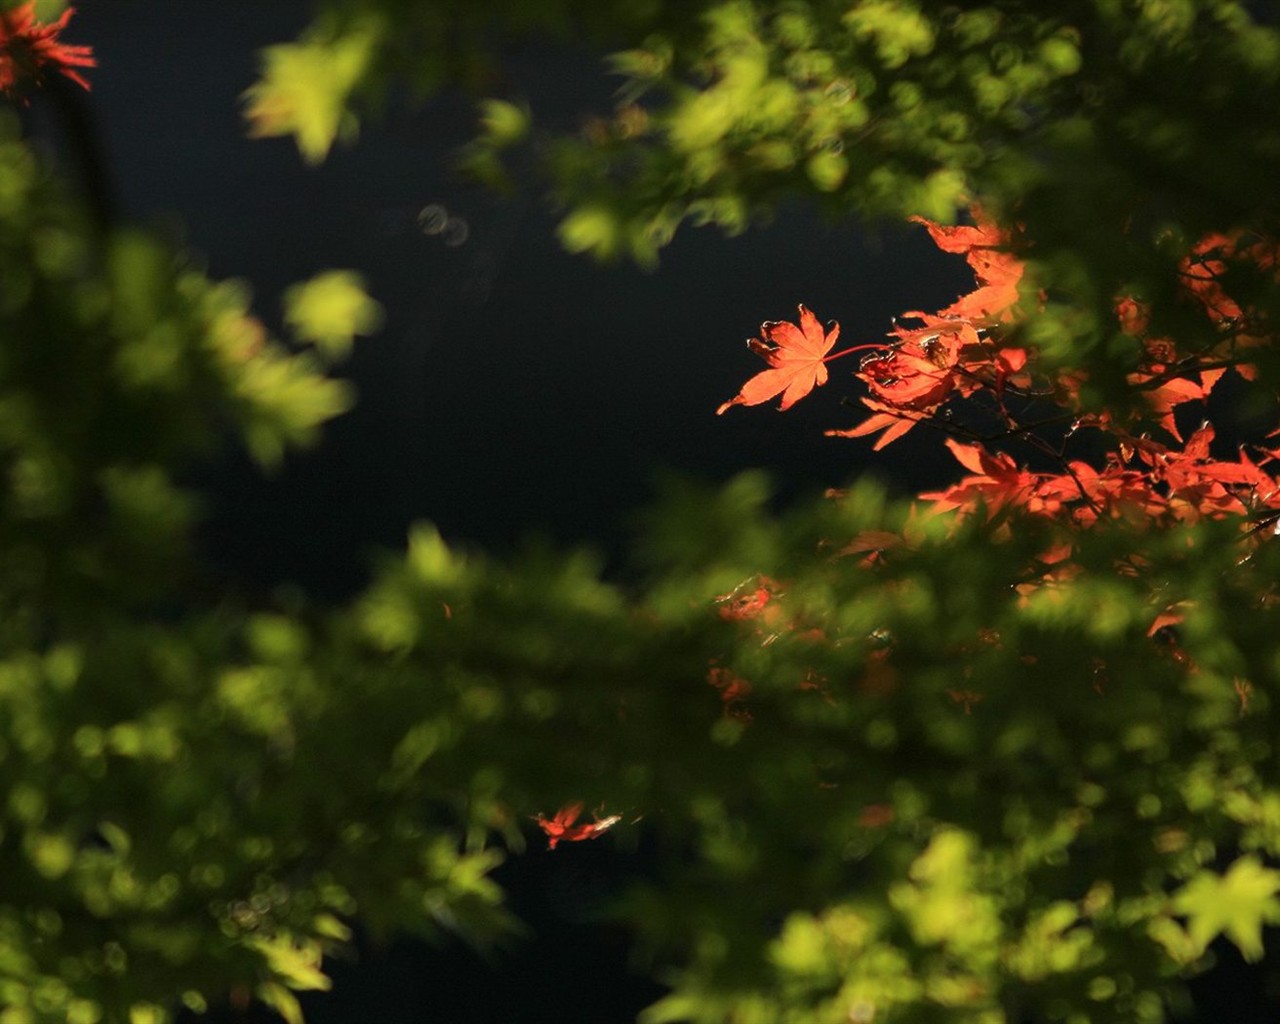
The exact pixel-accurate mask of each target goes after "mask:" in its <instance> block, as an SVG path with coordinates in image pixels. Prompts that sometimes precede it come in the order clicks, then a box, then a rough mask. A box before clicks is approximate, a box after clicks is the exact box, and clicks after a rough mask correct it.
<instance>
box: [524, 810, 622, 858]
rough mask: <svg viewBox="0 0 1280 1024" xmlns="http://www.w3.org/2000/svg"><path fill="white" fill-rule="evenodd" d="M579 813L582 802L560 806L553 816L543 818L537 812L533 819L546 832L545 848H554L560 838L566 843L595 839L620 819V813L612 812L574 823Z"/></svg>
mask: <svg viewBox="0 0 1280 1024" xmlns="http://www.w3.org/2000/svg"><path fill="white" fill-rule="evenodd" d="M581 814H582V804H581V803H576V804H569V806H568V807H561V808H560V810H558V811H556V813H555V816H554V817H551V818H544V817H543V816H542V815H541V814H539V815H538V816H537V817H536V818H535V819H534V820H535V821H536V822H537V823H538V827H539V828H541V829H542V831H543V832H545V833H546V834H547V849H549V850H554V849H555V848H556V844H557V843H559V842H561V841H562V840H563V841H564V842H566V843H578V842H581V841H582V840H584V839H595V838H596V837H597V836H600V835H601V834H603V833H604V832H606V831H608V830H609V829H611V828H613V826H614V825H616V824H618V822H619V821H621V820H622V817H621V815H617V814H614V815H610V816H609V817H608V818H597V819H596V820H595V821H588V822H585V823H583V824H581V825H575V824H574V822H576V821H577V820H578V817H579V815H581Z"/></svg>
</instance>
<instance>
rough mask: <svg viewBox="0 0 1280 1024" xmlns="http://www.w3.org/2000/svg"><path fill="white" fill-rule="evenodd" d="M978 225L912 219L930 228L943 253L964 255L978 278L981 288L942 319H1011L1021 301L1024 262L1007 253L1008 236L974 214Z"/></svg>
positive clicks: (949, 308)
mask: <svg viewBox="0 0 1280 1024" xmlns="http://www.w3.org/2000/svg"><path fill="white" fill-rule="evenodd" d="M974 215H975V220H977V224H975V225H973V226H968V225H956V226H947V225H944V224H935V223H934V222H933V221H931V220H926V219H925V218H924V217H912V218H911V219H912V220H913V221H915V222H916V223H917V224H923V225H924V226H925V228H926V229H928V232H929V236H930V237H931V238H932V239H933V241H934V244H935V245H937V247H938V248H939V249H941V250H942V251H943V252H954V253H963V254H964V258H965V260H966V261H967V262H968V264H969V266H970V267H972V268H973V273H974V275H975V276H976V277H977V279H978V288H977V289H976V290H975V291H972V292H970V293H969V294H968V295H964V296H961V297H960V298H958V299H957V300H956V301H955V302H953V303H952V304H951V305H950V306H948V307H947V308H946V309H943V310H940V311H939V314H938V315H939V316H944V317H955V318H958V319H967V320H980V319H984V318H989V317H991V318H997V319H1009V318H1010V317H1011V316H1012V313H1011V310H1012V308H1013V306H1014V305H1015V304H1016V303H1017V301H1018V284H1019V282H1020V281H1021V280H1022V272H1023V267H1022V262H1021V261H1020V260H1019V259H1018V258H1017V257H1015V256H1014V255H1013V254H1012V253H1010V252H1009V251H1008V246H1009V236H1008V233H1007V232H1004V231H1002V230H1000V228H998V227H996V225H994V224H992V223H990V222H988V221H986V220H984V219H983V218H982V216H981V214H980V213H978V211H974Z"/></svg>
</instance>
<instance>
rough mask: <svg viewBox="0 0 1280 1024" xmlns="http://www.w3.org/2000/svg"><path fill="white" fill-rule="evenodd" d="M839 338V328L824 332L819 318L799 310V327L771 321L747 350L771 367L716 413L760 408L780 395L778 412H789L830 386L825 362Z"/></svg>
mask: <svg viewBox="0 0 1280 1024" xmlns="http://www.w3.org/2000/svg"><path fill="white" fill-rule="evenodd" d="M839 337H840V325H839V324H836V323H833V324H831V326H830V328H828V329H824V328H823V326H822V324H820V323H819V322H818V318H817V317H816V316H814V315H813V313H811V312H810V311H809V310H808V309H807V308H806V307H804V306H800V325H799V326H796V325H795V324H793V323H788V322H787V321H785V320H769V321H766V322H765V323H763V324H761V325H760V337H759V338H751V339H749V340H748V341H747V346H748V347H749V348H750V349H751V351H752V352H754V353H755V354H756V355H758V356H760V357H761V358H762V359H763V360H764V361H765V362H766V363H768V364H769V369H767V370H761V371H760V372H759V373H757V374H756V375H755V376H754V377H752V378H751V379H750V380H749V381H747V382H746V383H745V384H744V385H742V390H741V391H739V392H738V393H737V394H736V395H734V396H733V398H731V399H729V401H727V402H725V403H724V404H723V405H721V406H720V408H718V409H717V410H716V415H717V416H719V415H720V414H721V413H723V412H724V411H725V410H726V409H728V408H730V407H731V406H735V405H760V404H761V403H762V402H767V401H769V399H771V398H773V397H775V396H777V395H781V396H782V402H781V404H779V406H778V408H779V409H780V410H782V411H786V410H787V409H790V408H791V407H792V406H793V405H795V404H796V402H798V401H799V400H800V399H802V398H803V397H804V396H805V395H807V394H808V393H809V392H810V391H812V390H813V389H814V388H816V387H819V386H820V385H822V384H825V383H826V382H827V365H826V362H825V360H826V358H827V355H828V353H829V352H830V351H831V347H832V346H833V345H834V344H835V343H836V339H837V338H839Z"/></svg>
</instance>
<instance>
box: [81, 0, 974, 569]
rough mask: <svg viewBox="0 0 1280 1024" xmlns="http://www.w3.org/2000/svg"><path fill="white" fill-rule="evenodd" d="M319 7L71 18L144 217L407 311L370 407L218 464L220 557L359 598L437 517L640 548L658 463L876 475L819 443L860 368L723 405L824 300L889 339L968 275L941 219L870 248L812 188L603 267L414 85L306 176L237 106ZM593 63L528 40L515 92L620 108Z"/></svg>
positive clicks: (209, 249)
mask: <svg viewBox="0 0 1280 1024" xmlns="http://www.w3.org/2000/svg"><path fill="white" fill-rule="evenodd" d="M307 10H308V5H307V4H303V3H295V2H275V3H272V4H262V3H258V2H249V0H240V2H234V0H178V2H172V3H156V2H154V0H97V2H94V0H89V2H86V3H83V4H82V5H81V9H80V12H79V13H78V15H77V17H76V20H75V22H74V23H73V25H74V28H75V34H74V37H75V39H76V40H77V41H79V40H89V41H91V42H92V43H93V45H94V46H95V48H96V51H97V54H98V56H99V60H100V67H99V68H98V69H97V70H96V72H95V74H94V76H93V86H94V89H93V95H92V100H93V103H94V106H95V108H96V110H97V112H98V115H99V116H100V119H101V125H102V129H103V131H104V134H105V138H106V143H107V147H108V152H109V154H110V160H111V163H112V166H113V170H114V174H115V176H116V180H117V183H118V190H119V192H120V195H121V197H122V200H123V204H124V207H125V209H126V210H127V211H128V212H129V214H130V215H131V216H132V217H135V218H141V219H143V220H152V221H159V222H163V223H167V224H169V225H170V226H171V227H172V228H174V229H175V230H176V229H177V227H178V226H179V225H181V226H182V231H183V232H184V237H185V238H186V240H187V241H188V242H189V244H190V245H191V246H192V247H193V248H194V249H195V250H197V251H198V252H200V253H203V254H204V256H205V257H206V258H207V262H208V268H209V272H210V273H211V274H212V275H213V276H215V277H225V276H237V277H245V278H247V279H249V280H250V281H251V282H252V283H253V286H254V290H255V294H256V296H257V312H258V313H259V314H260V315H262V316H263V317H264V318H265V319H267V321H268V322H269V323H272V322H275V321H277V320H278V315H279V296H280V293H281V291H282V289H283V288H284V287H285V286H286V285H288V284H289V283H292V282H294V281H297V280H301V279H304V278H306V277H309V276H310V275H312V274H314V273H316V272H318V271H320V270H323V269H327V268H331V267H353V268H355V269H358V270H360V271H361V272H363V273H364V274H365V275H366V277H367V279H368V282H369V285H370V289H371V291H372V292H373V294H374V295H375V296H376V297H377V298H378V299H379V300H380V301H381V302H382V303H383V304H384V305H385V307H386V308H387V311H388V320H387V324H386V328H385V329H384V330H383V331H382V333H381V334H380V335H379V336H377V337H375V338H373V339H369V340H368V341H366V342H364V343H363V344H362V345H361V346H360V348H359V351H358V353H357V355H356V357H355V358H354V359H353V360H352V362H351V363H350V364H349V365H348V366H346V367H344V369H343V372H344V373H346V374H349V375H350V376H351V377H352V378H353V379H354V380H355V382H356V383H357V385H358V387H359V391H360V406H359V408H358V409H357V410H356V411H355V412H353V413H351V414H349V415H348V416H346V417H344V418H343V419H342V420H341V421H339V422H338V423H336V424H334V425H333V426H332V427H331V429H330V430H329V431H328V432H327V435H326V439H325V442H324V444H323V446H322V447H321V448H319V449H318V450H317V451H315V452H314V453H310V454H308V455H305V456H299V457H295V458H292V459H291V460H290V461H289V463H288V465H287V467H286V469H285V470H284V472H283V473H281V474H279V475H278V476H277V478H276V479H274V480H272V481H270V482H264V481H262V480H260V479H259V478H257V476H256V474H254V473H253V472H252V471H251V470H250V468H249V467H248V466H247V465H245V464H244V463H243V462H242V461H239V460H235V459H231V460H229V461H228V462H227V463H226V464H225V465H223V466H221V467H220V468H219V470H218V472H217V473H216V474H214V477H215V486H214V494H215V497H214V499H213V507H212V509H211V511H212V513H213V516H212V536H213V539H214V542H215V546H216V550H217V551H218V552H219V554H220V555H221V556H222V557H224V558H226V559H228V560H229V561H230V562H231V563H232V564H233V565H235V566H236V567H238V568H240V569H241V570H242V571H245V572H249V573H253V574H257V575H258V576H259V577H260V581H261V582H267V581H270V580H274V579H278V578H289V579H292V580H295V581H297V582H300V583H303V584H304V585H308V586H310V587H312V588H316V589H319V590H321V591H323V592H326V593H330V594H338V593H341V592H343V591H345V590H347V589H349V588H350V587H351V586H353V585H355V584H357V583H358V582H359V580H360V579H361V578H362V573H363V570H364V566H365V565H367V562H368V555H369V552H370V549H371V547H372V546H379V547H396V546H398V545H399V544H400V543H401V541H402V538H403V536H404V531H405V527H406V525H407V524H408V523H410V522H412V521H414V520H416V519H423V518H427V519H431V520H434V521H435V522H436V523H438V524H439V525H440V527H441V528H442V530H443V531H444V533H445V535H446V536H447V537H450V538H453V539H458V540H467V541H475V542H479V543H481V544H483V545H485V546H487V547H490V548H498V549H503V548H505V547H507V546H509V545H510V544H512V543H513V542H515V541H516V540H517V539H518V538H520V537H523V536H525V535H527V534H528V533H530V532H531V531H534V532H541V533H545V534H549V535H550V536H552V537H554V538H556V539H558V540H562V541H567V542H580V541H590V542H592V543H594V544H597V545H603V546H605V547H607V548H608V549H609V550H610V551H611V552H613V553H615V554H616V553H617V551H618V550H619V548H620V546H621V545H622V543H623V540H624V538H625V536H626V527H625V526H624V525H623V524H624V523H625V521H626V520H627V516H628V513H629V512H631V511H632V510H634V509H635V508H637V507H638V506H641V505H643V504H644V503H645V502H646V501H647V498H648V496H649V494H650V488H651V482H652V479H653V471H654V469H655V468H656V467H667V468H671V469H676V470H680V471H685V472H689V473H692V474H696V475H698V476H701V477H704V478H709V479H717V480H719V479H725V478H727V477H729V476H730V475H732V474H733V473H735V472H737V471H739V470H741V469H744V468H747V467H752V466H762V467H765V468H767V469H769V470H770V471H771V472H772V473H773V474H774V475H775V476H776V477H777V478H778V480H779V482H780V485H781V488H782V491H783V493H784V494H791V493H794V492H796V491H797V490H805V489H813V490H817V489H821V488H822V487H825V486H831V485H837V484H841V483H844V482H847V481H848V479H849V478H850V477H851V476H852V475H853V474H855V473H857V472H859V471H860V469H861V467H862V466H863V464H864V462H865V457H866V452H867V447H868V446H866V445H864V444H863V443H862V442H858V441H839V440H832V439H827V438H824V437H822V436H821V431H822V428H824V427H826V426H844V425H848V424H849V423H850V422H851V413H850V412H849V411H848V410H842V409H841V408H840V407H839V404H838V401H839V398H840V396H841V394H842V393H843V394H846V395H849V396H852V395H854V394H855V391H854V388H853V387H852V386H849V387H847V388H843V389H842V388H841V383H842V378H843V377H844V375H843V374H842V373H840V372H839V366H840V364H833V367H832V369H833V370H834V371H836V373H835V374H834V376H833V383H832V385H831V386H829V387H828V388H827V389H826V392H825V393H820V394H817V395H815V396H814V397H813V398H811V399H809V400H807V401H806V402H804V403H802V404H801V405H799V406H797V407H796V408H795V409H793V410H791V411H790V412H788V413H787V414H785V415H780V414H778V413H776V412H774V411H772V410H770V409H763V408H762V409H750V410H748V409H740V408H735V409H733V410H731V411H730V413H728V414H726V415H725V416H723V417H716V416H715V415H714V414H713V413H714V409H715V408H716V406H717V405H718V404H719V403H720V402H722V401H724V400H725V399H727V398H728V397H730V396H731V395H732V394H734V393H735V392H736V391H737V389H738V387H739V386H740V384H741V383H742V382H743V381H744V380H745V379H746V378H747V377H748V376H750V375H751V374H752V373H755V372H756V370H757V369H760V368H762V364H761V363H760V362H759V360H758V359H756V357H754V356H752V355H750V353H748V352H747V351H746V349H745V347H744V346H743V344H742V342H743V339H744V338H746V337H748V336H750V335H751V334H753V333H754V332H755V329H756V328H757V327H758V325H759V323H760V322H761V321H762V320H766V319H784V318H794V315H795V306H796V304H797V303H798V302H804V303H806V304H807V305H809V306H810V307H811V308H812V309H814V310H815V311H816V312H817V313H818V314H819V316H821V317H822V318H823V319H831V318H834V319H838V320H840V321H841V323H842V330H843V338H845V339H850V340H851V342H852V341H856V340H875V339H877V338H878V337H879V336H881V335H882V334H883V333H884V331H885V330H886V329H887V328H888V325H889V320H890V317H891V316H892V315H894V314H895V313H897V312H900V311H902V310H904V309H912V308H920V307H924V308H936V307H937V306H939V305H941V304H943V303H945V302H948V301H950V300H951V299H952V298H953V297H954V296H955V295H956V294H957V293H958V292H959V291H961V290H965V286H966V284H967V283H968V280H970V279H969V278H968V277H967V271H966V269H965V268H964V266H963V264H962V262H961V261H959V260H958V259H955V258H951V257H945V256H942V255H941V254H939V253H937V252H936V250H934V249H933V247H932V245H931V244H930V243H929V242H928V241H927V239H926V238H925V237H924V232H923V231H921V230H919V229H914V230H912V229H898V228H893V229H892V230H890V231H889V232H887V233H885V234H883V235H882V239H866V238H863V237H861V236H859V235H858V234H855V233H854V232H853V231H852V230H851V229H850V228H849V227H847V226H844V227H841V226H836V225H831V224H824V223H823V222H822V221H821V220H819V219H818V218H817V217H816V216H814V215H813V214H811V213H809V212H807V211H805V210H804V209H802V208H800V207H799V206H797V207H795V208H793V209H788V210H784V211H783V212H782V213H781V214H780V216H779V217H778V218H777V220H776V221H775V223H774V224H773V225H772V226H767V227H763V228H761V229H759V230H755V231H752V232H749V233H748V234H747V235H745V236H743V237H740V238H736V239H726V238H725V237H723V236H722V235H720V234H719V233H718V232H716V231H714V230H712V229H705V230H694V229H687V230H685V231H682V232H681V234H680V235H679V237H678V238H677V241H676V243H675V244H674V245H672V246H671V247H670V249H669V250H668V251H667V252H666V253H665V254H664V257H663V261H662V266H661V268H660V269H659V270H658V271H657V272H655V273H648V274H646V273H643V272H640V271H638V270H636V269H635V268H634V267H631V266H628V265H618V266H613V267H601V266H598V265H594V264H592V263H591V262H590V261H589V260H587V259H585V258H582V257H571V256H568V255H566V254H564V253H563V252H561V251H560V250H559V248H558V246H557V244H556V242H555V240H554V237H553V228H554V223H555V221H554V217H553V216H552V215H551V214H550V213H549V212H548V211H547V210H546V209H545V206H544V204H543V203H542V202H541V197H540V195H539V194H538V189H537V186H536V185H532V186H531V188H530V189H529V190H528V194H527V195H525V196H523V197H520V198H517V199H516V200H514V201H510V202H498V201H496V200H495V199H494V198H492V197H491V196H489V195H487V194H485V193H483V192H481V191H479V190H477V189H475V188H473V187H470V186H468V185H466V184H465V183H463V182H460V181H458V180H457V179H456V178H453V177H451V175H450V172H449V166H450V165H449V160H450V155H451V153H452V151H453V150H454V148H455V147H456V146H457V144H458V143H459V142H460V141H461V140H462V139H464V138H465V133H466V131H467V130H468V128H469V117H470V114H469V108H468V106H467V104H466V103H465V102H464V101H463V100H462V99H461V98H460V97H456V96H451V97H446V98H443V99H441V100H438V101H436V102H433V103H432V104H430V105H428V106H427V107H426V108H425V109H416V110H415V109H410V108H408V107H407V105H405V104H400V103H396V102H394V101H393V102H392V103H391V104H390V107H389V109H388V111H387V112H386V114H385V115H384V116H383V117H382V118H380V119H378V121H377V123H366V125H365V126H364V130H363V132H362V135H361V138H360V140H359V143H358V144H357V145H356V146H355V147H353V148H348V149H343V148H339V149H338V150H337V151H336V152H335V153H334V154H333V155H332V156H331V158H330V159H329V160H328V161H327V162H326V163H325V164H324V165H323V166H322V167H320V168H307V167H306V166H304V164H303V163H302V161H301V160H300V159H299V157H298V155H297V153H296V151H295V149H294V147H293V144H292V143H291V142H290V141H287V140H260V141H253V140H248V139H246V138H244V131H243V124H242V121H241V119H240V114H239V111H240V102H239V96H240V94H241V93H242V91H243V90H244V89H245V88H246V87H247V86H248V85H249V84H250V82H252V80H253V77H254V74H255V71H256V68H257V57H256V50H257V49H258V48H259V47H261V46H264V45H267V44H270V43H272V42H280V41H284V40H287V39H290V38H292V37H293V36H294V35H295V34H296V32H297V31H298V29H299V28H300V27H301V26H302V25H303V24H304V23H305V20H306V14H307ZM595 66H596V63H595V60H594V58H593V57H591V56H590V55H583V54H564V53H563V52H557V53H555V54H549V53H548V52H547V51H546V50H545V49H540V48H537V47H532V46H527V47H524V48H522V49H515V50H513V59H512V63H511V83H512V85H513V86H514V88H515V89H516V90H518V92H520V93H521V94H523V95H524V96H526V97H527V98H528V99H529V100H530V101H531V102H532V105H533V108H534V111H535V115H537V114H538V113H539V112H541V113H543V114H544V116H546V117H549V118H552V119H554V120H556V121H558V122H561V123H563V122H565V121H566V120H568V121H569V122H570V123H572V119H573V117H575V116H576V114H577V111H576V110H575V109H573V108H574V106H575V105H578V104H581V105H583V106H584V107H585V105H586V103H587V101H588V100H590V99H591V98H594V100H595V102H596V106H597V108H601V107H603V106H604V105H605V104H607V102H608V99H609V90H610V88H611V84H610V82H609V80H608V79H607V78H606V77H604V76H603V75H600V74H598V73H597V72H596V71H595ZM583 97H586V98H587V100H584V99H583ZM429 204H437V205H439V206H442V207H444V208H445V209H447V210H448V211H449V212H450V214H451V215H453V216H455V217H457V218H460V219H461V220H463V221H465V223H466V225H467V229H468V234H467V237H466V240H465V242H463V243H462V244H452V245H451V244H448V242H449V241H453V242H456V241H457V239H456V238H450V237H449V236H447V235H436V236H431V235H425V234H423V233H422V232H421V231H420V230H418V226H417V214H418V211H420V210H421V209H422V207H424V206H426V205H429ZM446 239H448V241H446ZM850 368H851V367H850ZM922 442H923V443H922ZM936 450H937V446H936V444H931V443H929V442H927V441H924V440H923V439H922V441H915V440H914V439H908V440H907V441H906V442H903V443H900V444H899V445H897V446H895V448H894V450H893V453H892V461H891V462H890V461H889V460H888V459H882V460H880V461H881V463H882V465H883V467H885V472H886V473H887V474H890V475H892V476H893V477H894V478H895V479H899V480H902V481H903V482H904V483H906V484H922V483H924V482H926V476H925V475H923V474H921V473H920V472H918V471H917V465H918V463H919V462H920V460H922V459H925V458H935V460H936V456H935V455H934V454H933V453H935V452H936ZM935 465H936V461H935ZM928 482H936V479H935V480H931V481H928Z"/></svg>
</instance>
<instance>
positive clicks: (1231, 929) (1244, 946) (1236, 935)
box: [1173, 857, 1280, 961]
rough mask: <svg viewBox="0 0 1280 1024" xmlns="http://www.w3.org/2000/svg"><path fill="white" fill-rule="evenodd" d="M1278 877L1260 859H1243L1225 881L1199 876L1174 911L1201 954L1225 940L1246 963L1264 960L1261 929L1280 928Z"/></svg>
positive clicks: (1207, 873) (1209, 873) (1175, 902)
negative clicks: (1279, 925) (1265, 926)
mask: <svg viewBox="0 0 1280 1024" xmlns="http://www.w3.org/2000/svg"><path fill="white" fill-rule="evenodd" d="M1278 891H1280V871H1273V870H1271V869H1270V868H1265V867H1263V866H1262V865H1261V864H1260V863H1259V862H1258V860H1257V858H1256V857H1241V858H1240V859H1239V860H1237V861H1236V862H1235V863H1234V864H1232V865H1231V867H1230V869H1229V870H1228V871H1227V873H1226V874H1225V875H1216V874H1214V873H1213V872H1212V871H1201V872H1200V873H1199V874H1197V875H1196V876H1195V877H1194V878H1192V879H1191V881H1189V882H1188V883H1187V884H1186V885H1184V886H1183V887H1182V888H1181V889H1180V890H1178V892H1177V894H1176V895H1175V896H1174V900H1173V906H1174V910H1175V911H1176V912H1177V913H1179V914H1183V915H1185V916H1186V918H1187V926H1188V930H1189V932H1190V934H1191V938H1192V940H1193V941H1194V942H1195V943H1196V944H1197V945H1198V946H1199V947H1200V950H1201V952H1203V951H1204V949H1205V947H1206V946H1208V945H1209V943H1210V942H1212V941H1213V939H1214V938H1215V937H1216V936H1217V935H1219V934H1225V935H1226V936H1227V938H1229V939H1230V940H1231V941H1232V942H1234V943H1235V945H1236V947H1237V948H1238V949H1239V950H1240V952H1241V954H1242V955H1243V956H1244V958H1245V959H1246V960H1249V961H1255V960H1259V959H1261V958H1262V926H1263V924H1275V923H1277V922H1280V900H1277V899H1276V893H1277V892H1278Z"/></svg>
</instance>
